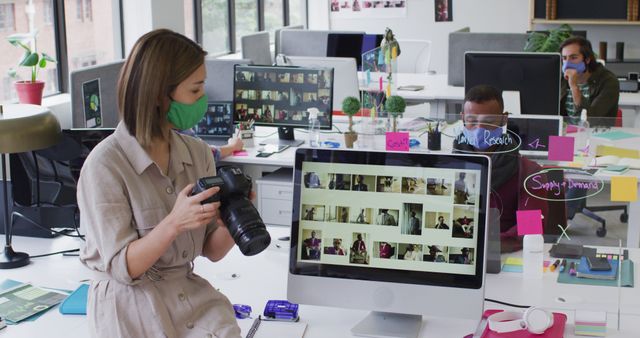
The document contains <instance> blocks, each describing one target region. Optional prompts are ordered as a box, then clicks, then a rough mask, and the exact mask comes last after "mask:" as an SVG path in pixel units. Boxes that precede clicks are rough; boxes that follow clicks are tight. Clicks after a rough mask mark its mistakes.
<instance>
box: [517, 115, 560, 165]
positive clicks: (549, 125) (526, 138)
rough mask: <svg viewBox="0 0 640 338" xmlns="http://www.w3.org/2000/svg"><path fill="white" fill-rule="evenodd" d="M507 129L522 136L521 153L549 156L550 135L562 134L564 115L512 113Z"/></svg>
mask: <svg viewBox="0 0 640 338" xmlns="http://www.w3.org/2000/svg"><path fill="white" fill-rule="evenodd" d="M507 129H508V130H510V131H512V132H514V133H516V134H518V136H520V139H521V140H522V144H521V145H520V153H521V154H523V155H532V156H540V157H547V156H548V154H549V136H559V135H562V116H559V115H558V116H549V115H546V116H545V115H512V116H509V118H508V122H507Z"/></svg>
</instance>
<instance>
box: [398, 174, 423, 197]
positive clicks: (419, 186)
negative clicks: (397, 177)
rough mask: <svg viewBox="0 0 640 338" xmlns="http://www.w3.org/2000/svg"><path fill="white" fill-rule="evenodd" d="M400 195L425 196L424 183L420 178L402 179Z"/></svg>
mask: <svg viewBox="0 0 640 338" xmlns="http://www.w3.org/2000/svg"><path fill="white" fill-rule="evenodd" d="M402 193H404V194H418V195H424V194H426V183H425V181H424V178H421V177H403V178H402Z"/></svg>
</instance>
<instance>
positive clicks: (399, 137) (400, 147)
mask: <svg viewBox="0 0 640 338" xmlns="http://www.w3.org/2000/svg"><path fill="white" fill-rule="evenodd" d="M386 140H387V150H394V151H409V133H404V132H403V133H392V132H388V133H387V134H386Z"/></svg>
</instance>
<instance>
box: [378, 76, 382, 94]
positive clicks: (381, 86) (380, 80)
mask: <svg viewBox="0 0 640 338" xmlns="http://www.w3.org/2000/svg"><path fill="white" fill-rule="evenodd" d="M379 80H380V81H379V82H380V91H382V76H381V77H380V79H379Z"/></svg>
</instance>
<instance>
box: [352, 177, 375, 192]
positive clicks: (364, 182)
mask: <svg viewBox="0 0 640 338" xmlns="http://www.w3.org/2000/svg"><path fill="white" fill-rule="evenodd" d="M375 180H376V177H375V176H369V175H353V176H352V178H351V182H352V184H351V190H352V191H374V190H373V187H374V184H375Z"/></svg>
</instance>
